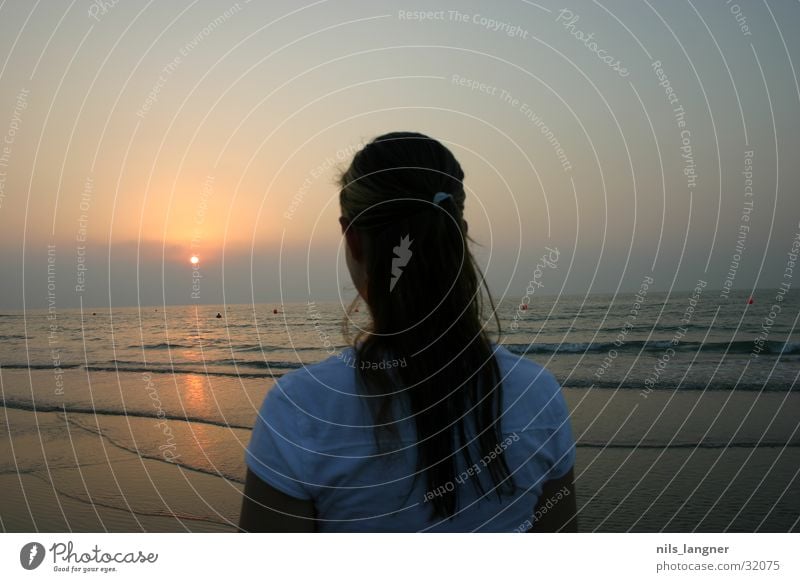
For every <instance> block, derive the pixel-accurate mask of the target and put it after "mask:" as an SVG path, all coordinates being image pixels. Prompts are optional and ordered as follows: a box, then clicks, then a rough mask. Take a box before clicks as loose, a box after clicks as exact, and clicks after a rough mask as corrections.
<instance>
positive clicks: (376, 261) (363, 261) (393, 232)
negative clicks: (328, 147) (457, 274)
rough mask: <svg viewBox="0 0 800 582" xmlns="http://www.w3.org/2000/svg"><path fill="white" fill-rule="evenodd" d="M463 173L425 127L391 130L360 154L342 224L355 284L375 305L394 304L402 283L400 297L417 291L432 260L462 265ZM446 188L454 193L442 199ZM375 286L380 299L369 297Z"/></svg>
mask: <svg viewBox="0 0 800 582" xmlns="http://www.w3.org/2000/svg"><path fill="white" fill-rule="evenodd" d="M463 179H464V172H463V170H462V169H461V166H460V165H459V163H458V161H457V160H456V159H455V157H454V156H453V154H452V153H451V152H450V150H448V149H447V148H446V147H444V146H443V145H442V144H441V143H439V142H438V141H436V140H434V139H431V138H429V137H427V136H425V135H422V134H419V133H410V132H396V133H389V134H385V135H382V136H380V137H377V138H376V139H374V140H373V141H372V142H371V143H369V144H368V145H367V146H366V147H365V148H364V149H362V150H361V151H359V152H358V153H357V154H356V156H355V158H354V159H353V162H352V163H351V165H350V168H349V169H348V170H347V171H346V172H344V174H343V175H342V177H341V184H340V185H341V188H342V189H341V194H340V197H339V201H340V205H341V211H342V216H341V218H340V224H341V226H342V232H343V233H344V234H345V237H346V239H347V264H348V267H349V269H350V273H351V276H352V278H353V282H354V283H355V285H356V288H357V289H358V291H359V293H360V294H361V296H362V297H363V298H364V299H365V300H367V302H368V303H370V304H373V303H386V297H387V294H394V293H395V289H397V295H404V294H405V293H404V292H403V290H404V289H405V290H406V291H408V290H410V289H414V283H413V282H412V281H413V279H414V277H413V276H411V275H412V273H414V272H418V273H422V272H423V271H424V268H425V266H426V264H427V265H430V264H436V263H437V262H439V263H445V264H447V265H450V264H452V262H453V259H458V261H457V263H456V264H457V265H459V266H460V265H461V262H462V260H463V259H464V258H465V257H464V252H463V251H464V249H465V247H466V245H465V242H464V238H465V235H466V223H465V222H464V220H463V212H464V187H463ZM438 192H445V193H447V194H449V196H448V197H447V198H445V199H444V200H442V201H440V202H439V203H438V204H437V203H434V197H435V195H436V194H437V193H438ZM440 198H441V196H440ZM395 247H398V251H397V252H400V253H401V254H400V256H398V254H397V252H396V251H395ZM387 251H388V252H387ZM421 253H424V255H423V254H421ZM406 259H407V260H408V262H407V263H406ZM398 268H399V269H401V270H400V271H397V269H398ZM406 269H408V271H406ZM430 274H431V273H430V272H428V273H427V274H426V276H427V277H430ZM438 274H439V275H440V276H439V277H438V279H440V280H442V281H444V280H446V278H447V276H448V275H453V273H452V270H450V269H449V270H448V272H447V273H441V272H439V273H438ZM401 279H404V281H403V282H402V284H401ZM429 283H433V284H435V283H436V281H429ZM451 283H452V281H451ZM398 284H400V287H398ZM448 286H449V285H448ZM370 287H373V289H372V299H373V301H370V300H369V299H367V297H368V295H370ZM427 287H428V288H427V291H428V293H429V294H430V293H431V291H433V290H432V289H431V288H430V285H428V286H427ZM419 290H421V289H418V291H419Z"/></svg>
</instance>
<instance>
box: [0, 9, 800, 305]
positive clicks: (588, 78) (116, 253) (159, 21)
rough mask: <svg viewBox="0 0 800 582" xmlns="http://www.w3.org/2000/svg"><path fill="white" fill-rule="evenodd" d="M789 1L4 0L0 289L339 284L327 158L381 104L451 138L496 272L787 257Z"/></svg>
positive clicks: (307, 290)
mask: <svg viewBox="0 0 800 582" xmlns="http://www.w3.org/2000/svg"><path fill="white" fill-rule="evenodd" d="M798 24H800V3H797V2H784V1H773V0H770V1H766V2H755V1H753V2H744V1H740V2H739V3H738V4H737V3H734V2H726V1H724V0H721V1H718V2H688V1H687V2H683V1H675V2H656V1H654V0H649V1H643V2H641V3H640V2H629V1H617V2H602V3H601V2H588V1H584V2H572V3H570V4H567V5H564V4H561V3H555V2H553V3H551V2H540V3H534V2H528V1H525V0H520V1H512V0H509V1H507V2H502V3H487V2H483V3H481V2H464V1H459V2H456V1H451V2H441V1H439V0H434V2H416V3H414V2H408V3H407V2H404V1H403V2H387V1H374V2H369V3H366V2H350V1H340V0H329V1H324V0H321V1H317V2H310V3H304V2H289V1H270V2H262V3H259V2H253V3H248V2H245V1H243V0H241V1H240V2H233V3H231V2H227V1H222V2H209V1H175V2H143V1H142V2H134V1H127V0H126V1H119V2H113V1H111V0H107V1H105V2H101V1H100V0H96V1H92V2H89V1H78V0H76V1H72V2H67V1H60V0H53V1H48V2H28V1H21V0H16V1H15V0H12V1H7V2H4V3H2V5H1V6H0V46H1V47H2V49H0V140H2V142H1V143H0V249H2V251H0V269H2V273H3V276H2V277H0V310H18V309H23V308H25V309H28V308H38V307H47V306H48V305H53V304H56V305H57V306H59V307H65V308H66V307H77V306H79V305H83V306H97V307H103V306H129V305H137V304H141V305H160V304H168V305H175V304H178V305H182V304H192V303H202V304H219V303H223V302H226V303H252V302H255V303H281V302H290V301H306V300H315V301H325V300H337V299H342V300H343V301H349V299H350V298H352V297H353V296H354V289H353V286H352V283H351V282H350V280H349V277H348V274H347V270H346V266H345V262H344V257H343V253H342V251H343V249H342V238H341V233H340V229H339V225H338V222H337V218H338V216H339V209H338V205H337V201H338V189H337V187H336V178H337V175H338V173H339V172H340V171H341V170H343V169H344V168H346V166H347V164H348V162H349V160H350V159H351V158H352V155H353V153H354V152H355V151H357V149H358V148H359V147H361V146H362V145H363V144H364V143H366V142H368V141H369V140H370V139H372V138H374V137H375V136H377V135H380V134H382V133H385V132H388V131H419V132H422V133H425V134H428V135H430V136H432V137H434V138H436V139H438V140H440V141H441V142H442V143H444V144H445V145H446V146H447V147H448V148H450V149H451V151H452V152H453V153H454V154H455V156H456V157H457V158H458V159H459V161H460V163H461V165H462V167H463V168H464V171H465V174H466V177H465V188H466V190H467V202H466V218H467V220H468V221H469V224H470V234H471V236H472V237H473V238H474V239H475V241H476V242H477V243H478V244H477V245H476V246H475V247H474V249H473V250H474V252H475V253H476V256H477V257H478V259H479V262H480V263H481V264H482V266H483V269H484V271H485V273H486V276H487V280H488V282H489V285H490V287H491V289H492V292H493V294H494V296H495V298H497V299H501V298H504V299H509V300H513V301H518V300H519V299H520V298H521V297H523V296H524V295H525V294H526V288H527V287H529V284H530V281H531V280H533V279H534V278H536V280H537V282H538V283H540V284H541V286H537V292H539V293H548V294H556V293H569V294H591V293H616V292H629V291H635V290H636V289H638V288H639V286H640V284H641V282H642V281H643V280H644V279H645V278H646V277H652V279H653V280H654V285H653V287H654V288H655V289H658V290H663V291H670V290H672V291H675V290H685V289H691V288H693V287H694V286H695V285H696V284H697V282H698V281H699V280H702V281H705V282H706V283H707V284H708V287H709V288H712V289H721V288H725V287H730V288H732V289H747V290H751V289H755V288H763V289H769V288H776V287H778V286H779V285H780V284H781V283H787V282H788V283H791V282H792V281H791V277H787V276H786V275H787V271H786V269H787V265H788V264H789V263H788V261H789V260H790V255H789V253H790V251H791V249H792V243H793V241H794V240H795V238H796V237H797V236H798V234H800V224H799V223H800V188H799V187H798V186H800V168H799V167H798V166H800V164H798V158H797V152H798V151H800V89H799V88H798V77H797V75H798V72H799V71H798V69H800V39H799V38H798V37H797V35H796V34H793V33H794V32H795V31H796V30H797V27H798ZM549 249H556V250H557V251H558V257H559V260H558V264H557V266H556V267H554V268H550V269H548V270H547V271H546V272H544V273H543V272H541V269H540V270H539V271H538V274H537V263H539V262H540V261H541V257H542V256H543V255H544V254H546V253H550V252H551V251H550V250H549ZM193 255H194V256H197V257H199V259H200V262H199V265H198V266H197V267H195V268H193V267H192V265H191V264H190V262H189V258H190V257H191V256H193ZM539 275H541V277H539ZM796 284H798V285H800V282H796Z"/></svg>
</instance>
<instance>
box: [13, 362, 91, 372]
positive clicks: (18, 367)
mask: <svg viewBox="0 0 800 582" xmlns="http://www.w3.org/2000/svg"><path fill="white" fill-rule="evenodd" d="M81 366H82V364H65V363H63V362H62V363H60V364H59V365H58V366H55V365H53V363H52V362H51V363H49V364H27V363H20V362H12V363H10V364H4V363H0V368H5V369H7V370H55V369H56V368H61V369H62V370H74V369H75V368H80V367H81Z"/></svg>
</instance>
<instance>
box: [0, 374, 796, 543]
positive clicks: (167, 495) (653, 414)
mask: <svg viewBox="0 0 800 582" xmlns="http://www.w3.org/2000/svg"><path fill="white" fill-rule="evenodd" d="M14 372H15V373H14V374H11V373H10V372H4V374H3V377H4V387H6V386H8V385H9V384H10V383H13V382H15V381H25V380H26V378H27V371H20V370H16V371H14ZM73 372H74V373H73V374H70V375H69V376H68V382H69V385H71V386H73V387H74V386H75V385H76V384H77V383H78V382H80V381H81V380H82V381H83V382H84V383H85V384H86V385H87V388H88V384H89V382H91V383H92V389H93V390H96V391H103V390H115V389H119V388H120V385H119V381H118V379H117V378H116V375H115V374H113V373H111V372H90V373H89V374H86V373H85V372H83V371H78V370H75V371H73ZM51 376H52V374H51V373H50V372H49V371H42V370H34V371H32V372H31V379H32V381H33V382H34V383H35V382H42V383H44V382H48V381H51V380H52V378H51ZM127 381H128V382H132V383H134V385H135V383H136V382H140V381H141V379H140V378H137V377H132V378H128V379H127ZM185 381H187V382H189V383H192V382H197V383H198V384H200V385H202V384H206V385H207V386H208V390H209V392H213V390H215V389H216V386H215V382H216V383H218V384H221V385H222V384H225V383H226V382H228V381H229V380H228V379H219V378H217V379H205V378H202V377H196V378H194V379H189V378H186V379H185ZM156 382H157V384H158V387H159V389H160V390H163V391H165V392H166V391H167V389H168V388H170V387H171V386H172V385H173V384H174V378H173V377H172V376H170V375H166V374H161V375H159V376H157V377H156ZM242 382H243V384H244V386H245V387H244V389H245V390H248V391H250V392H251V394H252V398H253V400H254V402H257V401H260V398H262V397H263V394H264V393H265V392H266V390H265V389H264V387H263V384H265V382H261V381H258V380H253V379H249V380H246V381H245V380H243V381H242ZM121 388H122V390H123V391H125V390H129V391H133V390H134V389H135V388H133V387H132V386H126V385H125V381H124V380H123V381H122V386H121ZM226 388H227V389H228V390H230V389H231V388H230V386H228V387H225V386H220V388H219V390H220V392H222V393H224V391H225V389H226ZM139 389H140V390H143V389H142V388H139ZM565 394H566V397H567V401H568V404H569V406H570V408H571V410H572V411H573V430H574V432H575V435H576V438H577V439H578V449H577V450H578V454H577V461H576V468H575V475H576V490H577V500H578V509H579V524H580V529H581V531H796V530H797V528H798V518H800V508H798V503H797V499H799V498H800V482H799V481H798V479H797V471H798V467H800V447H798V441H797V438H796V435H795V438H794V440H792V441H790V444H788V445H787V444H786V443H783V442H782V437H783V436H785V435H786V434H793V433H792V431H793V430H796V422H797V420H796V416H794V413H793V412H792V411H797V410H798V406H800V400H798V399H800V394H796V393H792V394H762V395H757V394H753V393H739V394H731V393H725V392H721V391H716V392H711V393H706V394H702V393H696V392H689V393H677V394H666V393H659V394H656V395H655V396H654V397H653V396H651V397H649V398H648V399H647V400H644V399H642V398H641V397H640V396H639V395H638V394H637V393H633V392H623V391H619V392H617V393H616V394H614V393H613V392H611V391H607V390H605V391H601V390H590V389H570V388H566V389H565ZM668 401H669V402H668ZM693 409H694V413H692V410H693ZM601 410H602V411H603V412H602V413H601V414H600V415H599V416H598V411H601ZM708 415H712V417H717V418H718V422H716V423H714V425H713V426H709V423H708V417H709V416H708ZM172 416H173V417H174V418H170V419H167V420H163V419H158V418H155V417H147V416H136V414H135V411H134V414H131V415H127V416H126V415H116V414H113V415H112V414H102V413H101V414H91V413H90V412H80V413H78V412H64V411H60V412H58V411H47V412H35V411H32V410H22V409H15V408H9V407H5V408H4V409H3V412H2V414H0V429H2V430H1V431H0V458H1V459H2V460H3V461H2V467H0V483H2V485H1V486H2V491H3V492H4V495H3V498H2V502H1V503H0V515H1V516H2V527H3V529H4V531H16V532H21V531H40V532H54V531H112V532H113V531H158V532H169V531H176V532H183V531H193V532H195V531H196V532H205V531H235V530H236V523H237V520H238V513H239V507H240V503H241V489H242V483H243V477H244V471H245V467H244V446H245V445H246V444H247V440H248V438H249V430H248V429H246V428H228V427H225V426H221V423H210V422H205V421H198V420H197V419H195V420H193V421H186V420H179V419H178V418H177V416H179V415H172ZM220 416H221V417H222V416H225V415H224V413H223V414H220ZM230 416H231V420H233V421H234V422H233V424H241V425H247V424H249V421H248V419H247V418H241V417H238V416H235V415H233V414H231V415H230ZM773 416H774V418H773ZM659 417H660V418H659ZM657 418H658V420H656V419H657ZM254 419H255V415H254V414H253V419H251V420H254ZM223 422H224V421H223ZM159 423H165V424H166V426H168V427H169V431H168V434H167V435H165V431H164V428H163V425H162V424H159ZM648 429H649V432H648ZM664 434H670V435H671V437H670V439H668V442H667V443H664V442H663V441H664ZM670 440H671V441H672V442H669V441H670ZM665 445H666V446H665Z"/></svg>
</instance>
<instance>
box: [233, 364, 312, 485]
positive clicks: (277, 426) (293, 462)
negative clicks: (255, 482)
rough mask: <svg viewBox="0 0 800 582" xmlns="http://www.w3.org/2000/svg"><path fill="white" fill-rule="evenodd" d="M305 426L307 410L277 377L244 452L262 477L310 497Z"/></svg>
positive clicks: (255, 471) (264, 479) (249, 463)
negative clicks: (292, 396) (288, 394)
mask: <svg viewBox="0 0 800 582" xmlns="http://www.w3.org/2000/svg"><path fill="white" fill-rule="evenodd" d="M283 380H284V383H285V379H283ZM305 426H306V414H305V413H304V412H303V411H302V410H300V409H299V408H298V405H297V404H296V403H295V402H292V400H291V399H290V398H289V396H287V394H286V392H285V391H284V387H283V385H282V383H281V380H279V381H278V382H276V383H275V386H273V388H272V390H270V391H269V392H268V393H267V396H266V397H265V398H264V402H263V403H262V404H261V409H260V410H259V412H258V416H257V417H256V421H255V425H254V426H253V433H252V435H251V437H250V443H249V445H248V446H247V452H246V455H245V459H246V462H247V466H248V467H249V469H250V470H251V471H252V472H253V473H255V474H256V475H257V476H258V477H259V478H260V479H261V480H262V481H264V482H265V483H267V484H268V485H271V486H272V487H274V488H275V489H277V490H279V491H281V492H283V493H286V494H287V495H289V496H291V497H294V498H296V499H311V498H312V495H311V493H310V491H309V488H308V482H307V480H306V479H305V475H307V474H308V462H309V457H310V455H311V452H310V451H309V448H310V447H309V444H308V442H307V441H306V439H305V437H304V435H305V433H306V431H305V430H304V429H305Z"/></svg>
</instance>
